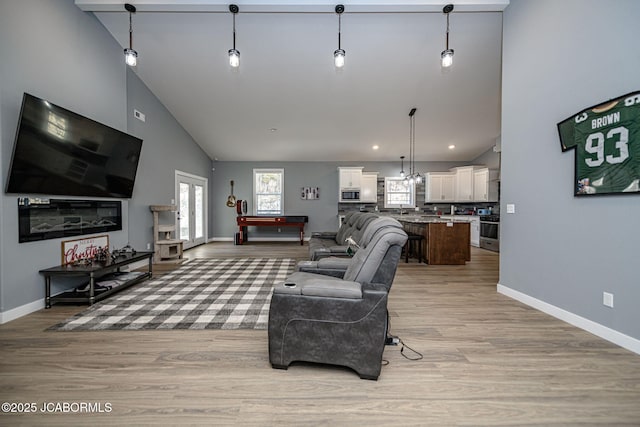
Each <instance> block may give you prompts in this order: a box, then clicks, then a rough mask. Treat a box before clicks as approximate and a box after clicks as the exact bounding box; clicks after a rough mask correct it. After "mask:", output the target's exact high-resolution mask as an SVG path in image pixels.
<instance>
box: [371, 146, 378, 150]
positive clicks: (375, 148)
mask: <svg viewBox="0 0 640 427" xmlns="http://www.w3.org/2000/svg"><path fill="white" fill-rule="evenodd" d="M371 148H373V149H374V150H377V149H378V148H380V146H379V145H374V146H373V147H371Z"/></svg>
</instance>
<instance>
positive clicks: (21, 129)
mask: <svg viewBox="0 0 640 427" xmlns="http://www.w3.org/2000/svg"><path fill="white" fill-rule="evenodd" d="M141 149H142V140H141V139H139V138H136V137H134V136H131V135H128V134H126V133H124V132H121V131H119V130H116V129H113V128H111V127H109V126H106V125H103V124H101V123H98V122H96V121H94V120H91V119H89V118H87V117H84V116H81V115H79V114H76V113H74V112H72V111H69V110H67V109H64V108H62V107H59V106H57V105H54V104H52V103H50V102H49V101H46V100H44V99H40V98H37V97H35V96H33V95H30V94H28V93H25V94H24V97H23V100H22V109H21V112H20V120H19V122H18V130H17V132H16V140H15V145H14V147H13V157H12V160H11V168H10V170H9V178H8V180H7V188H6V192H7V193H18V194H24V193H27V194H44V195H48V194H56V195H64V196H83V197H115V198H130V197H131V195H132V193H133V184H134V181H135V178H136V171H137V169H138V160H139V158H140V152H141Z"/></svg>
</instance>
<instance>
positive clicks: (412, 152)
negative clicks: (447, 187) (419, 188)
mask: <svg viewBox="0 0 640 427" xmlns="http://www.w3.org/2000/svg"><path fill="white" fill-rule="evenodd" d="M416 111H417V109H416V108H412V109H411V111H409V175H407V177H406V179H405V180H404V183H405V184H413V183H414V182H415V183H416V184H420V183H421V182H422V175H421V174H420V172H417V171H416V170H415V158H416V119H415V117H414V115H415V114H416Z"/></svg>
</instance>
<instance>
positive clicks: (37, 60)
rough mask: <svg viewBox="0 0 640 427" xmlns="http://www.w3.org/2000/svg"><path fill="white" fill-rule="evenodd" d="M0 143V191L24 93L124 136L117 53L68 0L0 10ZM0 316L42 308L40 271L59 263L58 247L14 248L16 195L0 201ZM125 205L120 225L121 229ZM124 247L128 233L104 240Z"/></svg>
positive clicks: (54, 243)
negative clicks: (39, 304)
mask: <svg viewBox="0 0 640 427" xmlns="http://www.w3.org/2000/svg"><path fill="white" fill-rule="evenodd" d="M0 58H2V60H1V61H0V76H1V79H0V84H1V87H0V92H1V93H2V98H1V100H0V101H1V105H0V117H1V121H2V134H1V135H0V138H1V141H0V145H1V152H2V176H1V179H2V188H3V190H4V188H5V180H6V177H7V173H8V171H9V162H10V159H11V152H12V149H13V142H14V137H15V130H16V126H17V123H18V116H19V113H20V104H21V102H22V94H23V92H29V93H32V94H33V95H36V96H39V97H41V98H45V99H49V100H51V101H52V102H53V103H55V104H57V105H60V106H62V107H65V108H68V109H70V110H72V111H77V112H79V113H81V114H83V115H85V116H87V117H90V118H92V119H94V120H97V121H99V122H101V123H104V124H106V125H109V126H112V127H114V128H116V129H119V130H124V131H126V128H127V119H126V92H125V91H126V74H125V65H124V64H123V63H122V49H121V48H120V46H119V45H118V44H117V43H116V42H115V41H114V40H113V38H112V37H111V36H110V35H109V34H108V33H107V31H106V30H104V28H103V27H102V26H101V25H100V23H99V22H98V21H97V20H96V19H95V18H94V17H93V15H90V14H85V13H84V12H82V11H81V10H80V9H78V8H77V7H76V6H75V5H74V3H73V1H72V0H64V1H63V0H56V1H45V0H41V1H37V0H29V1H19V2H18V1H15V2H13V1H3V2H1V3H0ZM1 198H2V206H1V209H2V213H1V217H2V219H1V223H0V228H1V235H2V242H1V243H2V258H1V261H0V262H1V265H2V267H1V269H0V295H1V296H2V298H1V306H0V311H2V312H3V313H4V312H6V311H7V310H10V309H14V308H16V307H20V306H23V305H25V304H28V303H32V302H34V301H40V302H42V300H43V297H44V281H43V278H42V276H41V275H40V274H38V270H40V269H42V268H47V267H51V266H53V265H57V264H59V263H60V240H59V239H56V240H47V241H42V242H32V243H21V244H18V232H17V230H18V209H17V195H15V194H4V191H3V194H2V196H1ZM126 208H127V204H126V203H125V204H124V206H123V209H124V210H125V224H126V217H127V215H126ZM110 236H111V243H112V244H114V245H123V244H125V243H126V242H127V231H126V228H124V230H123V231H119V232H114V233H110Z"/></svg>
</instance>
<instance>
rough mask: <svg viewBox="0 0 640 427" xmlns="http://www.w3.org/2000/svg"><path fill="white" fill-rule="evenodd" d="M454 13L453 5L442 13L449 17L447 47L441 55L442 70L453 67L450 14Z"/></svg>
mask: <svg viewBox="0 0 640 427" xmlns="http://www.w3.org/2000/svg"><path fill="white" fill-rule="evenodd" d="M451 11H453V5H452V4H448V5H446V6H445V7H443V8H442V12H443V13H444V14H446V15H447V45H446V49H445V50H443V51H442V53H441V54H440V60H441V61H442V68H449V67H451V66H452V65H453V49H449V13H451Z"/></svg>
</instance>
